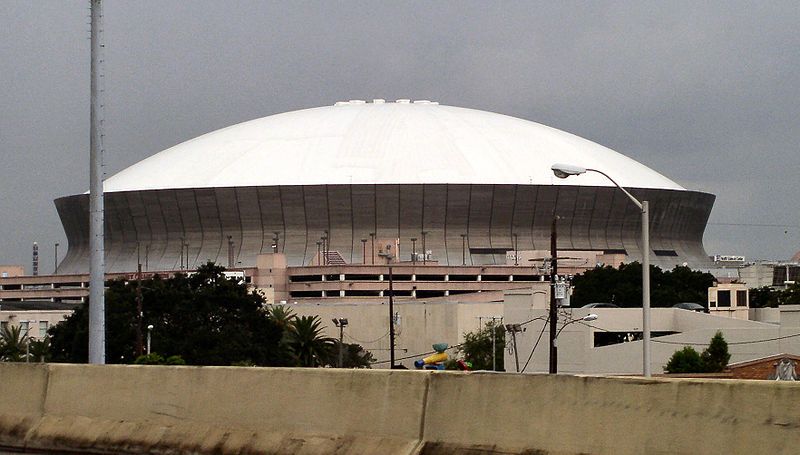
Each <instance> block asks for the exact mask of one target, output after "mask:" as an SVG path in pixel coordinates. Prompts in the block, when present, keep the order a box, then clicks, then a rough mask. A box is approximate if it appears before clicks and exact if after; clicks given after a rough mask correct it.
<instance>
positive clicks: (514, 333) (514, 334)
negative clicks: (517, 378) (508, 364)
mask: <svg viewBox="0 0 800 455" xmlns="http://www.w3.org/2000/svg"><path fill="white" fill-rule="evenodd" d="M511 340H512V342H513V343H514V363H515V364H516V366H517V373H519V353H518V352H517V331H516V329H513V330H511Z"/></svg>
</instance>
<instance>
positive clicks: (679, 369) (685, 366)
mask: <svg viewBox="0 0 800 455" xmlns="http://www.w3.org/2000/svg"><path fill="white" fill-rule="evenodd" d="M664 371H666V372H667V373H670V374H675V373H702V372H704V371H705V367H704V365H703V359H701V358H700V354H699V353H698V352H697V351H696V350H695V349H694V348H693V347H691V346H685V347H684V348H683V349H681V350H680V351H675V353H674V354H672V357H670V359H669V361H668V362H667V365H666V366H665V367H664Z"/></svg>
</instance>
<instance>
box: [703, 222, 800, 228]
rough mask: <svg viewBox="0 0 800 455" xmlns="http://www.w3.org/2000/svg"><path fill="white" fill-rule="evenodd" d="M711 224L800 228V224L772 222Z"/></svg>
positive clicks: (718, 224)
mask: <svg viewBox="0 0 800 455" xmlns="http://www.w3.org/2000/svg"><path fill="white" fill-rule="evenodd" d="M708 225H709V226H747V227H781V228H787V227H790V228H800V224H772V223H708Z"/></svg>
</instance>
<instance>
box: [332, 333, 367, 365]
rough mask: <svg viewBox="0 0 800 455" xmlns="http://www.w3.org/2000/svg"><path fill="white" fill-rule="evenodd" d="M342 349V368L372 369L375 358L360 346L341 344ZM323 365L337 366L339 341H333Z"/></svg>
mask: <svg viewBox="0 0 800 455" xmlns="http://www.w3.org/2000/svg"><path fill="white" fill-rule="evenodd" d="M343 347H344V353H343V356H342V368H372V363H373V362H375V357H374V356H373V355H372V353H371V352H369V351H367V350H366V349H364V348H363V347H362V346H361V345H360V344H356V343H343ZM325 363H327V364H328V365H332V366H337V365H339V340H333V345H332V346H331V348H330V351H329V357H328V359H326V361H325Z"/></svg>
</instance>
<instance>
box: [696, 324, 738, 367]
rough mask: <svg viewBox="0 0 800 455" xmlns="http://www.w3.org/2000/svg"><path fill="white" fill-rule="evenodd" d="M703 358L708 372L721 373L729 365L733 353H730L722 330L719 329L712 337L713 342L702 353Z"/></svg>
mask: <svg viewBox="0 0 800 455" xmlns="http://www.w3.org/2000/svg"><path fill="white" fill-rule="evenodd" d="M700 358H701V359H702V360H703V368H704V371H705V372H708V373H721V372H722V371H723V370H725V367H727V366H728V361H729V360H730V359H731V355H730V354H729V353H728V343H727V342H726V341H725V337H723V336H722V332H720V331H717V333H716V334H714V336H713V337H712V338H711V343H709V345H708V347H707V348H706V349H705V350H704V351H703V353H702V354H701V355H700Z"/></svg>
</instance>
